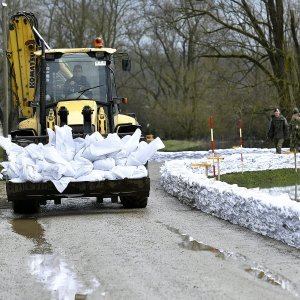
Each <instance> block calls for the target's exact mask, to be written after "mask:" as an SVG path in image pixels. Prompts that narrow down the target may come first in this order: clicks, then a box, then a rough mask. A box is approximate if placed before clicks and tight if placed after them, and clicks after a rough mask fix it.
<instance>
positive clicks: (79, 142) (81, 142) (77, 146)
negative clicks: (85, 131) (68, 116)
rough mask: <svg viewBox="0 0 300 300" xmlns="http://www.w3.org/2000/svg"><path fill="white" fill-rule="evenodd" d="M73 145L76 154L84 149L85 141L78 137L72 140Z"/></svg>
mask: <svg viewBox="0 0 300 300" xmlns="http://www.w3.org/2000/svg"><path fill="white" fill-rule="evenodd" d="M74 143H75V153H76V154H77V153H78V152H79V151H80V150H81V149H82V148H84V147H85V145H86V140H85V139H84V138H81V137H78V138H76V139H74ZM76 154H75V155H76Z"/></svg>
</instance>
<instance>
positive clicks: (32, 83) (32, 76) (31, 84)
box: [29, 52, 35, 88]
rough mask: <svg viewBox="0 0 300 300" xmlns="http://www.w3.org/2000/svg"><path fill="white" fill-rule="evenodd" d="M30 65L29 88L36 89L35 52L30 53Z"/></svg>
mask: <svg viewBox="0 0 300 300" xmlns="http://www.w3.org/2000/svg"><path fill="white" fill-rule="evenodd" d="M29 65H30V73H29V87H30V88H34V86H35V57H34V53H33V52H30V60H29Z"/></svg>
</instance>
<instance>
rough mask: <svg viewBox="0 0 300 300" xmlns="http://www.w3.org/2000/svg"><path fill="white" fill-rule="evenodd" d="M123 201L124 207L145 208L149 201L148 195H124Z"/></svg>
mask: <svg viewBox="0 0 300 300" xmlns="http://www.w3.org/2000/svg"><path fill="white" fill-rule="evenodd" d="M121 202H122V204H123V206H124V208H145V207H146V206H147V203H148V197H144V196H123V197H121Z"/></svg>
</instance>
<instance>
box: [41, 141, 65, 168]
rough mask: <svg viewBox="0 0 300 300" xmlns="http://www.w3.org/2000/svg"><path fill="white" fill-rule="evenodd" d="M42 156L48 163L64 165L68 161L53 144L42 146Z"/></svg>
mask: <svg viewBox="0 0 300 300" xmlns="http://www.w3.org/2000/svg"><path fill="white" fill-rule="evenodd" d="M44 157H45V160H46V161H47V162H49V163H54V164H55V163H59V164H63V165H66V164H67V163H68V161H67V160H65V159H64V158H63V157H62V155H61V153H60V152H58V151H57V150H56V148H55V147H53V146H49V145H46V146H44Z"/></svg>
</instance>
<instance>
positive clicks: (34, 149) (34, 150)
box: [24, 143, 44, 160]
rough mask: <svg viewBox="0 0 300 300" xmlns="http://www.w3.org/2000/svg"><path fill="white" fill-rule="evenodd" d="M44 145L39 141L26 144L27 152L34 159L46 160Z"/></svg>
mask: <svg viewBox="0 0 300 300" xmlns="http://www.w3.org/2000/svg"><path fill="white" fill-rule="evenodd" d="M43 148H44V145H43V144H41V143H39V144H38V145H37V144H29V145H28V146H26V147H25V148H24V149H25V152H26V153H27V154H28V155H29V156H30V157H31V158H32V159H34V160H44V151H43Z"/></svg>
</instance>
